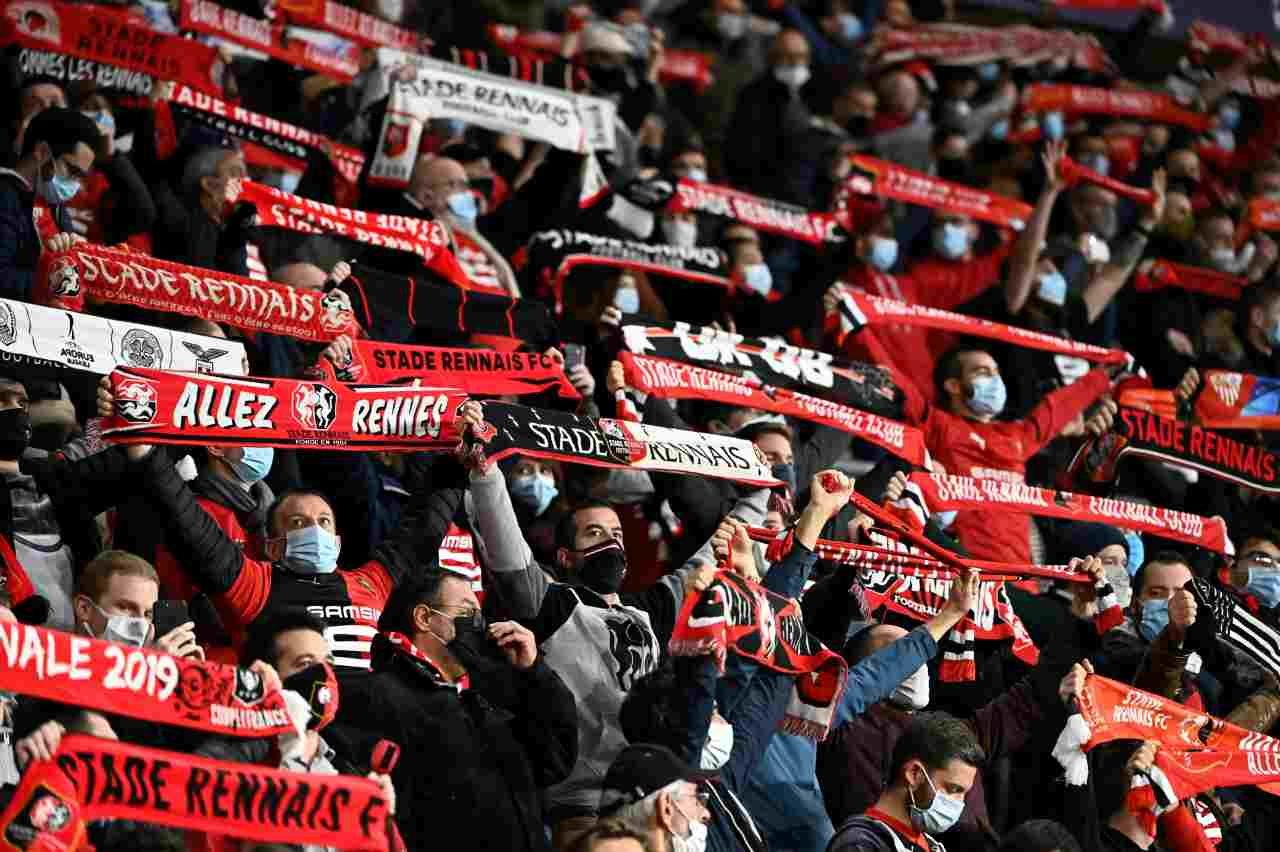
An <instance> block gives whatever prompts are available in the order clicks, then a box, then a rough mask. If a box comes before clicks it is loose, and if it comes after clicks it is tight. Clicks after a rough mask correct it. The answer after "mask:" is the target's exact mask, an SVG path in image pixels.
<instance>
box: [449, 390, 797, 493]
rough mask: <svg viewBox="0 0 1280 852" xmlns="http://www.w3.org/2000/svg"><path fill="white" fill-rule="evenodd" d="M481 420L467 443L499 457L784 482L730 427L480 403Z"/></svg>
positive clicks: (752, 482)
mask: <svg viewBox="0 0 1280 852" xmlns="http://www.w3.org/2000/svg"><path fill="white" fill-rule="evenodd" d="M484 419H485V421H486V425H485V427H484V428H483V429H482V430H481V434H480V435H479V436H478V437H475V438H473V439H472V446H471V449H472V451H473V452H474V451H479V452H482V453H483V454H484V455H485V457H487V458H488V460H489V461H493V462H497V461H501V460H502V459H504V458H506V457H507V456H512V455H524V456H533V457H534V458H545V459H556V460H558V461H563V462H568V463H570V464H586V465H592V466H594V467H622V468H630V469H633V470H644V471H651V472H655V473H681V474H688V475H691V476H709V477H713V478H716V479H728V480H731V481H734V482H741V483H744V484H748V485H756V486H763V487H766V488H773V487H775V486H777V485H780V484H781V483H780V482H779V481H778V480H777V479H776V478H775V477H774V475H773V473H772V469H771V468H770V466H769V463H768V461H767V460H766V459H765V458H764V455H763V454H762V453H761V452H760V450H759V448H758V447H756V445H755V444H752V443H751V442H750V441H744V440H742V439H741V438H732V437H729V436H727V435H712V434H709V433H706V432H690V431H688V430H685V429H667V428H664V427H660V426H645V425H642V424H640V423H629V422H623V421H620V420H609V419H606V418H600V419H599V420H596V419H592V418H590V417H582V416H580V415H577V414H570V413H568V412H564V411H552V410H549V409H542V408H527V407H525V406H523V405H513V404H511V403H505V402H485V403H484Z"/></svg>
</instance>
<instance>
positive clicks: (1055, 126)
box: [1040, 112, 1067, 142]
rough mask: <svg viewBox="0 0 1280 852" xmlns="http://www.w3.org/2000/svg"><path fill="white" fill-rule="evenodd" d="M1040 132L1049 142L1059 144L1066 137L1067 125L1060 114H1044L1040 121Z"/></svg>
mask: <svg viewBox="0 0 1280 852" xmlns="http://www.w3.org/2000/svg"><path fill="white" fill-rule="evenodd" d="M1040 130H1041V132H1042V133H1044V138H1045V139H1048V140H1049V141H1050V142H1060V141H1061V140H1062V139H1063V137H1065V136H1066V135H1067V123H1066V121H1065V120H1064V119H1063V118H1062V113H1060V112H1048V113H1045V115H1044V118H1042V119H1040Z"/></svg>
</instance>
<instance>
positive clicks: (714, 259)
mask: <svg viewBox="0 0 1280 852" xmlns="http://www.w3.org/2000/svg"><path fill="white" fill-rule="evenodd" d="M528 259H529V260H528V262H529V266H530V267H531V268H532V269H533V270H535V271H541V272H542V274H543V277H544V279H545V278H547V277H548V276H554V277H553V280H551V282H550V283H551V285H552V289H553V290H555V292H556V295H557V299H558V298H559V295H560V293H561V290H562V288H563V285H564V281H565V279H567V278H568V276H569V274H570V273H571V272H572V271H573V270H574V269H575V268H577V267H578V266H582V265H598V266H612V267H618V268H621V269H639V270H643V271H645V272H650V273H653V274H655V275H666V276H670V277H672V278H680V279H683V280H685V281H696V282H698V283H701V284H711V285H714V286H716V287H723V288H725V289H731V288H732V287H733V286H734V285H733V281H732V280H731V279H730V278H729V270H728V268H727V260H728V258H727V257H726V256H725V254H724V252H722V251H721V250H720V249H718V248H716V247H714V246H672V245H665V244H657V243H646V242H641V241H640V240H627V239H622V238H621V237H610V236H605V235H603V234H592V233H587V232H585V231H570V230H567V229H557V230H552V231H538V232H536V233H535V234H534V235H533V236H532V237H530V238H529V246H528Z"/></svg>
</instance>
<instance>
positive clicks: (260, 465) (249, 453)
mask: <svg viewBox="0 0 1280 852" xmlns="http://www.w3.org/2000/svg"><path fill="white" fill-rule="evenodd" d="M275 457H276V451H275V450H274V449H273V448H272V447H245V448H244V455H243V456H241V458H240V460H239V461H236V460H234V459H231V458H225V457H224V458H223V461H225V462H226V463H227V465H228V466H229V467H230V468H231V470H232V471H233V472H234V473H235V475H236V478H237V479H239V480H240V481H241V482H243V483H244V484H245V485H252V484H253V483H255V482H258V481H260V480H262V479H264V478H266V475H267V474H268V473H270V472H271V462H272V460H274V459H275Z"/></svg>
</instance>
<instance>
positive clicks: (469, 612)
mask: <svg viewBox="0 0 1280 852" xmlns="http://www.w3.org/2000/svg"><path fill="white" fill-rule="evenodd" d="M427 609H429V610H431V611H432V612H436V613H439V614H440V615H443V616H446V617H448V618H475V617H476V616H478V615H479V614H480V610H479V609H477V608H476V607H473V606H467V605H465V604H456V605H451V606H442V607H440V608H439V609H436V608H435V607H433V606H429V607H427ZM446 609H458V610H462V612H461V613H459V614H458V615H456V616H454V615H449V613H447V612H445V610H446Z"/></svg>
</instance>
